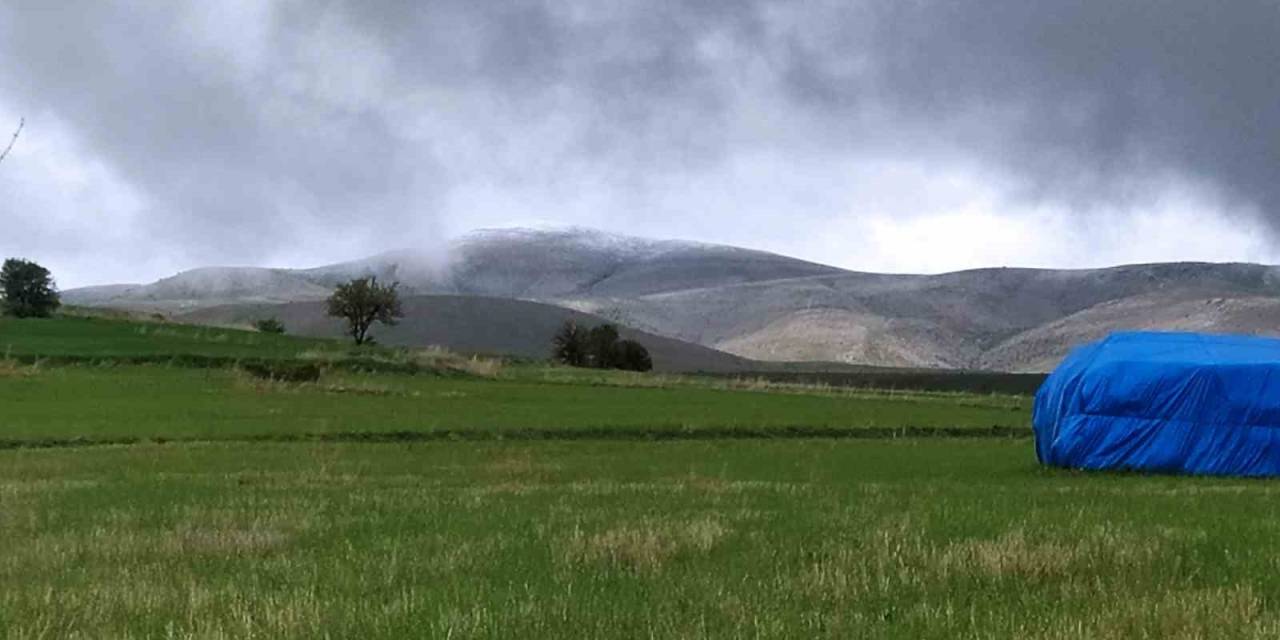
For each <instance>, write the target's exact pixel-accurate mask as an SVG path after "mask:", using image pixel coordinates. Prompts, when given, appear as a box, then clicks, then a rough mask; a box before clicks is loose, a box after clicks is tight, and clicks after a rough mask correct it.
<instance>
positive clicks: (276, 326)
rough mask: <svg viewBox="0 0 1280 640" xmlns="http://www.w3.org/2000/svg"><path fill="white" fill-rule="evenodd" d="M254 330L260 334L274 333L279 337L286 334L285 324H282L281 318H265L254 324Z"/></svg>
mask: <svg viewBox="0 0 1280 640" xmlns="http://www.w3.org/2000/svg"><path fill="white" fill-rule="evenodd" d="M253 328H254V329H257V330H258V332H259V333H274V334H277V335H278V334H282V333H284V323H283V322H280V319H279V318H263V319H261V320H259V321H257V322H255V323H253Z"/></svg>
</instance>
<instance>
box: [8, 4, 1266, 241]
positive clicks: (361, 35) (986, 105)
mask: <svg viewBox="0 0 1280 640" xmlns="http://www.w3.org/2000/svg"><path fill="white" fill-rule="evenodd" d="M266 8H269V9H270V10H269V11H264V10H263V9H266ZM231 9H236V10H235V11H232V10H231ZM1277 36H1280V8H1278V6H1277V3H1276V2H1274V1H1270V2H1268V1H1262V0H1241V1H1239V2H1230V3H1207V2H1199V1H1191V0H1186V1H1169V2H1151V1H1136V0H1133V1H1120V2H1101V1H1098V2H1069V1H1063V2H1045V3H1030V2H1023V1H1016V0H997V1H984V2H976V1H965V0H959V1H942V0H938V1H936V2H920V1H910V0H893V1H884V2H879V1H871V2H831V3H820V2H784V1H778V2H768V1H755V2H649V1H644V2H639V1H637V2H607V3H606V2H594V1H583V2H563V1H557V2H551V1H547V2H535V1H531V0H512V1H510V2H475V1H472V0H440V1H434V2H420V1H408V0H403V1H397V0H387V1H383V2H357V1H355V0H351V1H349V2H341V1H334V2H298V1H281V2H274V3H272V2H267V0H262V1H261V2H259V1H257V0H253V1H250V2H245V3H230V4H225V5H223V4H219V5H217V6H214V5H213V4H208V5H204V4H198V3H192V4H190V5H185V6H180V5H178V4H176V3H159V4H152V5H149V6H148V7H146V10H142V8H140V7H139V6H138V5H136V4H133V3H111V2H105V1H104V2H74V3H73V2H38V1H34V0H33V1H24V0H3V1H0V107H7V108H8V109H9V110H11V111H14V112H22V113H25V114H28V115H29V116H32V118H31V123H29V124H32V125H38V124H39V123H40V122H41V119H42V117H43V116H48V120H50V121H52V120H56V121H58V122H62V123H65V125H66V126H67V127H68V128H69V129H70V130H71V132H72V134H73V135H74V136H76V138H77V140H78V141H79V142H80V143H81V144H82V145H83V147H84V148H85V150H86V152H87V153H89V154H92V156H93V158H94V159H95V160H96V161H100V162H102V163H103V164H104V165H106V166H108V167H110V168H111V169H112V170H113V171H114V172H115V173H116V174H117V175H118V176H119V177H120V179H121V180H123V181H125V182H126V183H127V184H128V185H129V186H130V187H131V188H132V189H134V190H136V191H137V192H138V193H139V194H140V197H141V198H142V200H143V207H144V211H143V212H142V214H141V215H140V216H139V217H138V221H137V222H136V229H134V230H133V231H132V233H134V234H135V235H136V237H137V239H138V240H137V242H138V243H139V244H142V243H148V244H150V245H151V246H160V247H166V248H167V250H170V251H174V252H177V253H181V254H182V255H184V256H186V257H187V258H188V259H189V261H191V262H197V263H198V262H209V261H215V262H257V261H261V260H263V259H266V258H268V257H270V256H272V255H277V254H279V253H280V251H281V247H282V246H287V245H289V244H290V243H293V242H299V241H304V240H306V239H316V238H330V239H335V238H336V239H337V243H341V242H349V243H351V244H352V245H353V246H357V247H358V250H359V251H364V250H366V249H376V248H385V247H388V246H394V245H397V244H402V243H404V242H412V243H420V242H421V240H420V238H419V236H415V235H412V234H406V232H405V230H406V229H413V230H415V233H419V234H425V235H430V234H431V232H432V230H433V229H436V228H437V227H438V224H439V221H440V220H442V219H450V220H455V221H456V220H466V219H469V218H468V216H473V215H477V214H476V212H475V211H472V210H465V209H459V208H457V207H456V206H455V205H452V204H450V202H451V200H450V197H451V195H452V194H455V193H459V192H464V191H466V192H467V193H492V194H494V195H495V197H496V196H502V195H503V194H502V193H501V192H503V191H507V190H509V191H510V192H511V194H508V195H507V196H506V197H505V199H503V198H498V199H499V200H501V201H502V202H508V203H509V202H513V201H514V202H523V200H522V198H525V199H527V197H528V196H529V194H535V195H537V194H540V193H545V194H547V195H546V198H545V200H546V201H550V202H555V201H557V198H560V197H561V196H562V194H564V193H571V194H575V195H578V194H586V195H599V197H598V198H596V200H598V201H600V202H604V203H608V204H609V205H610V206H609V210H608V211H602V212H601V213H600V214H599V215H600V217H599V218H598V219H596V220H595V221H594V222H595V224H596V225H598V226H603V227H610V226H613V225H614V224H615V223H617V226H618V227H619V228H621V229H623V230H635V228H636V227H637V224H638V223H635V220H644V221H650V220H651V221H652V223H653V224H654V225H656V228H653V229H651V230H650V234H651V235H664V232H663V230H662V228H661V225H662V224H663V220H661V219H655V218H654V216H656V215H657V214H655V213H653V212H652V211H651V210H650V207H649V203H650V202H651V201H652V200H653V199H654V198H657V197H659V196H661V197H665V198H666V199H667V201H670V200H672V199H673V198H674V199H679V197H680V194H679V193H676V194H674V195H673V194H671V193H668V192H669V191H670V189H671V188H672V187H671V185H672V184H674V183H679V180H683V181H684V182H683V183H680V184H684V187H682V188H687V189H688V190H689V194H688V195H690V196H694V195H696V196H698V199H699V202H701V203H702V204H703V205H706V203H707V202H708V201H709V200H710V201H711V205H710V206H701V207H700V208H699V209H698V210H697V211H680V212H677V213H678V214H680V215H681V216H683V217H684V218H686V219H688V218H696V219H702V220H705V221H706V222H707V224H708V225H714V224H716V223H717V221H729V220H735V219H737V216H738V215H739V212H740V211H741V210H745V209H750V207H751V206H752V203H750V202H743V201H741V200H735V199H734V195H733V189H732V188H731V187H733V186H734V184H735V183H734V182H733V180H732V179H727V181H726V180H720V176H721V174H722V173H723V172H725V171H728V169H726V167H734V166H741V163H742V162H745V160H744V159H749V158H758V157H760V154H763V153H767V154H772V156H771V157H773V158H774V160H773V161H772V163H771V164H770V165H768V166H770V167H782V168H783V170H784V171H785V170H786V167H787V166H789V165H793V166H794V167H795V169H794V170H793V171H794V172H796V173H797V174H799V173H802V172H805V171H814V170H815V169H814V168H813V167H819V169H818V170H821V167H823V166H828V165H829V166H835V165H837V164H839V163H841V162H846V163H847V162H855V163H856V162H858V161H860V160H864V159H867V158H878V157H889V158H893V159H895V160H897V161H901V162H913V163H917V164H918V165H919V166H920V167H922V168H923V173H926V174H927V173H928V172H929V171H930V170H931V169H932V168H934V167H945V166H947V165H948V163H957V162H958V163H963V164H965V165H967V166H976V167H979V168H980V169H981V170H982V171H986V172H990V173H991V175H994V176H999V178H1000V180H1002V181H1003V182H1005V183H1009V184H1012V185H1013V187H1011V188H1012V189H1014V193H1012V194H1011V195H1010V197H1011V198H1014V199H1019V200H1025V201H1033V202H1045V201H1047V202H1053V203H1057V204H1061V205H1064V206H1067V207H1071V208H1074V209H1078V210H1080V211H1088V210H1090V209H1093V208H1097V206H1098V205H1100V204H1103V205H1113V206H1112V207H1111V208H1112V209H1115V208H1117V207H1118V208H1120V209H1122V210H1123V209H1124V208H1125V207H1130V206H1131V207H1140V206H1141V205H1142V203H1143V201H1144V199H1146V198H1150V197H1152V194H1151V193H1150V189H1151V186H1150V185H1151V181H1153V180H1162V181H1168V180H1175V181H1177V180H1185V181H1194V182H1197V184H1200V183H1203V184H1206V185H1208V186H1209V187H1211V188H1214V189H1216V190H1219V191H1220V192H1221V196H1222V197H1223V198H1226V199H1227V200H1228V201H1229V203H1228V204H1230V205H1231V206H1232V207H1235V208H1240V207H1244V208H1248V207H1256V208H1257V209H1259V210H1260V211H1262V215H1263V217H1264V218H1265V219H1266V221H1267V222H1268V223H1270V224H1271V225H1272V226H1275V227H1280V176H1278V175H1277V174H1278V173H1280V106H1278V105H1280V80H1277V78H1280V74H1277V73H1276V71H1275V70H1276V69H1278V68H1280V45H1277ZM26 135H29V136H37V135H39V131H38V126H33V127H32V130H31V131H29V132H28V133H27V134H26ZM770 179H772V176H771V177H770ZM776 179H777V180H778V181H779V182H785V181H786V180H787V179H788V176H785V175H779V176H776ZM673 180H674V181H675V182H673ZM718 180H720V181H719V182H718ZM814 182H816V183H820V184H824V185H834V186H832V187H831V188H832V189H833V191H832V193H830V194H815V195H814V197H813V198H812V202H813V204H812V206H810V207H809V209H812V210H806V211H803V212H792V211H776V212H774V214H773V215H774V216H775V219H776V224H777V225H787V224H791V223H792V222H794V221H795V220H794V217H793V215H792V214H793V213H794V214H795V215H797V216H799V215H801V214H803V215H806V216H808V217H809V219H810V221H811V222H813V221H814V220H818V219H821V218H822V217H823V215H828V216H833V215H836V214H837V213H846V212H836V211H834V210H833V211H826V210H825V209H824V207H826V208H831V207H832V205H831V203H834V202H844V201H847V200H848V199H849V198H848V197H847V195H848V194H841V193H837V192H836V191H835V190H834V189H835V188H836V187H838V186H839V184H840V182H841V177H840V176H839V175H838V174H835V173H833V174H832V175H830V176H823V177H822V178H820V179H814ZM725 184H728V185H729V187H724V185H725ZM475 185H479V186H475ZM706 185H720V186H719V187H717V188H719V189H720V190H721V191H723V192H724V193H725V195H723V197H721V196H717V197H718V198H720V199H719V200H716V199H714V198H708V197H707V196H706V195H705V194H706V193H707V192H708V191H709V190H710V191H715V189H712V188H710V187H707V186H706ZM468 188H470V189H471V190H470V191H467V189H468ZM716 193H719V191H716ZM655 194H656V195H655ZM893 196H894V194H888V195H887V196H886V195H885V194H880V195H879V196H878V197H879V198H881V199H885V198H886V197H888V198H892V197H893ZM903 197H904V198H910V194H904V195H903ZM5 206H6V205H5V204H3V203H0V212H3V207H5ZM495 206H496V205H495ZM504 206H509V205H504ZM525 213H526V214H528V212H525ZM535 213H537V215H539V216H540V217H542V218H546V219H555V218H556V216H557V212H556V211H542V212H535ZM7 215H15V214H14V213H13V212H10V213H9V214H7ZM768 215H769V214H767V213H758V214H757V217H756V218H754V219H753V221H754V222H755V223H757V224H768V223H770V221H769V219H768ZM492 218H493V216H489V218H484V219H492ZM627 220H631V222H630V223H627ZM573 221H575V222H581V221H582V220H581V219H575V220H573ZM815 224H816V222H815ZM453 226H455V227H456V226H458V225H457V224H454V225H453ZM760 233H761V234H762V236H763V235H767V234H768V233H769V230H768V229H761V231H760ZM330 244H331V245H332V244H334V243H333V242H331V243H330ZM290 255H302V254H301V253H294V254H290ZM330 257H334V256H329V255H324V256H321V255H317V256H315V261H317V262H319V261H323V260H325V259H328V258H330ZM345 257H351V256H345Z"/></svg>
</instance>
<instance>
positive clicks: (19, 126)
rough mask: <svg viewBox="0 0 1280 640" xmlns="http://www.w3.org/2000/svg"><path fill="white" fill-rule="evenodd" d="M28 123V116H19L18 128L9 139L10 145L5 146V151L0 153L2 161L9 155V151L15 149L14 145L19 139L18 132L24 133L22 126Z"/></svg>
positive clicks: (0, 160)
mask: <svg viewBox="0 0 1280 640" xmlns="http://www.w3.org/2000/svg"><path fill="white" fill-rule="evenodd" d="M26 123H27V119H26V118H18V130H17V131H14V132H13V138H12V139H10V140H9V146H7V147H5V148H4V153H0V162H4V159H5V158H6V157H8V155H9V152H10V151H13V145H14V143H16V142H17V141H18V134H19V133H22V126H23V125H25V124H26Z"/></svg>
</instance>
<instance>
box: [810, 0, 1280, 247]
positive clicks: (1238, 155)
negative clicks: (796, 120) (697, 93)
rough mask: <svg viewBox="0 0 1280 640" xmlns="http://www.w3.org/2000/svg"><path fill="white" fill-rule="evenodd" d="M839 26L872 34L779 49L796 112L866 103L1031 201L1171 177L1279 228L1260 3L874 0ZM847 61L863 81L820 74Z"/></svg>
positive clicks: (1273, 94) (1278, 146)
mask: <svg viewBox="0 0 1280 640" xmlns="http://www.w3.org/2000/svg"><path fill="white" fill-rule="evenodd" d="M855 13H856V14H858V15H857V16H856V17H860V18H865V19H866V20H868V21H869V22H870V23H871V24H873V25H874V28H873V29H871V30H869V32H868V34H867V38H866V39H858V38H853V39H842V38H840V37H838V34H832V35H833V36H834V37H828V38H826V39H824V40H823V41H821V42H820V43H817V44H816V45H815V43H812V42H810V43H804V42H801V43H798V45H797V47H795V48H793V51H795V52H797V55H795V56H794V57H793V58H792V59H791V60H790V63H789V77H790V79H791V81H790V82H789V83H788V87H789V88H790V89H791V90H792V93H793V95H794V96H795V97H796V98H797V100H798V101H800V102H802V103H809V104H811V105H817V106H819V107H822V108H824V109H826V110H827V111H828V112H829V113H832V114H835V113H839V112H841V111H842V110H844V109H847V108H848V107H849V106H850V105H851V104H854V105H856V104H857V102H858V100H859V98H860V97H862V96H865V95H867V94H871V95H873V96H874V99H875V100H878V101H881V104H880V106H881V107H882V108H884V109H887V110H889V111H891V112H893V113H894V114H895V115H896V117H898V118H900V119H901V120H903V121H904V122H908V123H910V122H914V123H916V124H919V123H924V124H926V125H927V124H928V123H934V124H935V125H936V126H935V127H934V128H933V131H934V132H935V133H936V134H938V135H939V136H940V137H941V138H942V139H943V140H946V141H949V142H953V143H955V144H959V145H963V146H966V147H968V148H970V149H972V150H974V151H975V152H981V153H983V154H985V155H986V156H987V157H988V158H990V159H991V160H993V161H994V162H997V163H1000V164H1002V165H1005V166H1008V167H1011V168H1014V169H1015V170H1016V171H1018V172H1019V173H1021V174H1022V176H1023V177H1024V178H1026V179H1027V180H1028V181H1029V185H1028V186H1029V187H1031V188H1033V189H1035V190H1038V191H1040V192H1041V195H1048V196H1050V197H1055V198H1063V199H1066V200H1068V201H1076V202H1081V201H1083V202H1087V201H1089V200H1090V199H1091V198H1098V197H1101V198H1116V197H1120V198H1123V197H1125V196H1126V195H1130V196H1131V195H1133V194H1128V193H1126V184H1127V183H1128V180H1130V179H1132V178H1133V177H1134V176H1135V174H1140V173H1141V172H1144V171H1158V170H1175V171H1181V172H1186V173H1188V174H1191V175H1193V176H1196V177H1199V178H1204V179H1208V180H1211V181H1213V182H1215V183H1216V184H1217V186H1219V187H1222V188H1224V189H1226V190H1227V191H1228V194H1229V195H1231V196H1234V197H1237V198H1240V199H1243V200H1245V201H1248V202H1251V203H1253V204H1255V205H1257V206H1259V207H1260V208H1261V209H1262V210H1263V211H1264V212H1266V215H1267V217H1268V220H1269V221H1270V222H1271V223H1272V224H1280V180H1277V177H1278V175H1277V174H1278V172H1280V74H1277V73H1276V71H1275V70H1276V69H1277V68H1280V43H1278V41H1277V36H1280V3H1277V2H1275V1H1274V0H1243V1H1240V2H1227V3H1213V2H1198V1H1165V2H1151V1H1125V2H1083V1H1062V2H1047V3H1034V2H1021V1H1018V0H999V1H989V0H984V1H982V2H976V1H963V0H962V1H955V2H885V3H879V4H877V5H875V7H874V9H873V10H871V11H859V12H855ZM857 56H867V57H868V58H869V66H870V67H871V68H872V69H873V73H872V75H873V78H872V79H871V80H869V81H864V80H863V79H861V78H858V79H853V80H849V79H847V78H844V77H842V76H841V75H840V73H839V72H838V71H833V70H832V69H835V68H838V67H839V65H840V63H841V61H843V60H846V59H848V58H850V57H857ZM965 118H968V119H969V120H967V121H966V120H965ZM973 120H976V121H978V122H980V123H981V124H982V127H981V128H980V130H979V131H977V132H975V131H970V130H968V128H967V127H971V126H973V122H972V121H973ZM949 125H950V126H949ZM993 128H994V129H996V131H995V132H993V131H992V129H993Z"/></svg>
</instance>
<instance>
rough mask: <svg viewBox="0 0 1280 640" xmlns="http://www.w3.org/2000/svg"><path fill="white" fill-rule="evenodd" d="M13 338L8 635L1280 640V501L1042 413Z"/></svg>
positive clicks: (92, 329) (753, 387)
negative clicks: (257, 365)
mask: <svg viewBox="0 0 1280 640" xmlns="http://www.w3.org/2000/svg"><path fill="white" fill-rule="evenodd" d="M0 348H3V349H5V350H6V351H5V353H7V354H8V357H7V358H4V359H3V361H0V443H3V444H4V445H5V446H6V448H4V449H3V450H0V539H3V540H4V541H5V542H6V544H5V546H4V549H3V550H0V636H3V637H13V638H102V637H111V638H115V637H121V638H249V637H261V638H324V637H329V638H350V637H360V638H404V637H439V638H510V637H520V638H565V637H625V638H725V637H734V638H736V637H748V638H796V637H804V638H808V637H828V638H861V637H865V638H940V639H941V638H973V639H979V638H983V639H985V638H1270V637H1277V636H1280V571H1277V569H1278V568H1280V560H1278V559H1277V558H1280V543H1277V542H1276V540H1277V536H1276V533H1277V531H1280V513H1278V511H1280V502H1277V500H1276V498H1277V497H1280V487H1277V486H1274V485H1273V484H1272V483H1270V482H1268V481H1262V480H1232V479H1214V478H1185V477H1160V476H1142V475H1108V474H1085V473H1075V472H1068V471H1061V470H1049V469H1044V468H1041V467H1039V466H1038V465H1037V464H1036V462H1035V458H1034V454H1033V451H1032V443H1031V440H1030V439H1029V437H1027V436H1029V430H1028V426H1027V425H1028V422H1029V404H1030V402H1029V398H1027V397H1025V396H1004V395H976V394H965V393H930V392H888V391H883V392H881V391H868V390H861V389H859V390H851V389H843V388H839V387H831V386H826V385H804V384H786V383H778V382H769V381H764V380H725V379H710V378H700V377H697V376H657V375H638V374H622V373H602V372H594V371H574V370H567V369H562V368H557V367H548V366H546V365H542V364H538V363H518V362H516V363H512V362H493V361H482V360H477V359H469V358H463V357H459V356H454V355H452V354H447V353H443V352H439V351H430V350H428V351H416V352H406V351H391V350H376V349H375V350H364V351H361V352H358V353H357V352H352V351H351V350H349V349H347V348H346V347H345V346H344V345H341V344H337V343H332V342H326V341H314V340H303V339H297V338H291V337H288V336H268V335H262V334H256V333H250V332H243V331H235V330H230V329H209V328H200V327H184V326H178V325H169V324H165V323H159V322H154V323H151V322H148V323H140V322H130V321H125V320H107V319H96V318H62V319H56V320H52V321H22V322H15V321H10V320H0ZM195 356H199V357H195ZM249 359H253V360H278V361H281V362H289V363H297V362H306V363H319V365H320V366H321V367H322V369H323V372H322V374H321V376H320V378H319V380H316V381H313V382H302V383H284V382H278V381H273V380H264V379H261V378H259V377H255V376H253V375H250V374H249V373H247V372H246V371H245V370H244V369H242V368H240V367H238V366H237V365H236V362H238V361H241V360H249ZM352 362H356V363H368V362H380V363H384V364H385V363H393V364H400V365H403V364H406V363H410V364H412V365H413V366H412V367H408V368H404V369H403V370H400V369H395V368H394V367H391V368H382V369H376V370H368V369H363V368H361V367H360V366H349V365H351V363H352ZM957 436H966V437H957Z"/></svg>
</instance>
